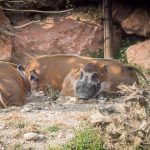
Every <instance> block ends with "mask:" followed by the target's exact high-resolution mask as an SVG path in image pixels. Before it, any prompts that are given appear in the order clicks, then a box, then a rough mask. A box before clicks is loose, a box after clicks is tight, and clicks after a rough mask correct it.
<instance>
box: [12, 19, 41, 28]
mask: <svg viewBox="0 0 150 150" xmlns="http://www.w3.org/2000/svg"><path fill="white" fill-rule="evenodd" d="M39 22H40V20H36V21H34V20H33V21H31V22H28V23H25V24H23V25H19V26H13V28H14V29H20V28H23V27H26V26H28V25H30V24H32V23H39Z"/></svg>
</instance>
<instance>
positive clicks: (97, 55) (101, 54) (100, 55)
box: [88, 49, 104, 58]
mask: <svg viewBox="0 0 150 150" xmlns="http://www.w3.org/2000/svg"><path fill="white" fill-rule="evenodd" d="M88 54H89V55H90V57H93V58H103V57H104V50H102V49H99V50H98V51H97V52H95V51H93V52H88Z"/></svg>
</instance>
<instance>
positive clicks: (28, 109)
mask: <svg viewBox="0 0 150 150" xmlns="http://www.w3.org/2000/svg"><path fill="white" fill-rule="evenodd" d="M32 110H33V107H32V106H30V105H25V106H23V108H22V109H21V112H31V111H32Z"/></svg>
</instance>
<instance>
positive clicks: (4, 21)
mask: <svg viewBox="0 0 150 150" xmlns="http://www.w3.org/2000/svg"><path fill="white" fill-rule="evenodd" d="M7 26H10V21H9V19H8V17H6V16H5V14H4V13H3V12H2V11H0V29H1V34H0V60H3V61H9V60H10V58H11V52H12V45H11V39H10V37H9V36H8V35H6V34H4V32H3V28H6V27H7Z"/></svg>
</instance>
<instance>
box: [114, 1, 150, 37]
mask: <svg viewBox="0 0 150 150" xmlns="http://www.w3.org/2000/svg"><path fill="white" fill-rule="evenodd" d="M112 14H113V15H112V16H113V20H114V21H115V22H117V23H119V24H120V26H121V27H122V29H123V30H124V31H125V32H126V33H128V34H136V35H139V36H144V37H150V15H149V14H150V10H148V9H146V8H144V7H141V8H136V7H134V6H129V5H124V4H119V3H116V2H115V3H114V5H113V13H112Z"/></svg>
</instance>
